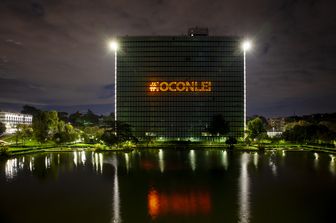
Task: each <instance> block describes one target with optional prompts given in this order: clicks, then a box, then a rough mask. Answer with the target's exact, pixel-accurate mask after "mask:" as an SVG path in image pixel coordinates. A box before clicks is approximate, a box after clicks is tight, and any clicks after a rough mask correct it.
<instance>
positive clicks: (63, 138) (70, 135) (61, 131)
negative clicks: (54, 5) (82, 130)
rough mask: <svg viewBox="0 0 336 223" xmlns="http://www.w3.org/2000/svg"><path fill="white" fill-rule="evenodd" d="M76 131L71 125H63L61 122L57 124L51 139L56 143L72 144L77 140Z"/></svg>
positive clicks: (77, 134)
mask: <svg viewBox="0 0 336 223" xmlns="http://www.w3.org/2000/svg"><path fill="white" fill-rule="evenodd" d="M78 137H79V133H78V131H77V130H76V129H75V128H74V127H73V126H72V125H71V124H65V123H64V122H63V121H59V122H58V123H57V131H56V133H55V134H54V136H53V139H54V140H55V142H57V143H67V142H73V141H75V140H76V139H78Z"/></svg>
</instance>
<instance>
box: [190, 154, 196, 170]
mask: <svg viewBox="0 0 336 223" xmlns="http://www.w3.org/2000/svg"><path fill="white" fill-rule="evenodd" d="M189 161H190V166H191V169H192V170H193V171H195V169H196V157H195V151H194V150H190V151H189Z"/></svg>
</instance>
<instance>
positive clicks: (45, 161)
mask: <svg viewBox="0 0 336 223" xmlns="http://www.w3.org/2000/svg"><path fill="white" fill-rule="evenodd" d="M50 164H51V158H50V157H49V156H45V157H44V165H45V168H46V169H48V168H49V167H50Z"/></svg>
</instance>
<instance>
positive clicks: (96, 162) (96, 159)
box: [94, 153, 99, 172]
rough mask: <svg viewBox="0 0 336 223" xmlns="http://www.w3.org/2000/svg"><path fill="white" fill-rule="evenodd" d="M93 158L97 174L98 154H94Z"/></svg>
mask: <svg viewBox="0 0 336 223" xmlns="http://www.w3.org/2000/svg"><path fill="white" fill-rule="evenodd" d="M94 157H95V164H96V172H98V169H99V159H98V153H95V154H94Z"/></svg>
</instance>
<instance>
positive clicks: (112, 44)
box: [109, 40, 118, 51]
mask: <svg viewBox="0 0 336 223" xmlns="http://www.w3.org/2000/svg"><path fill="white" fill-rule="evenodd" d="M109 48H110V50H113V51H117V50H118V43H117V41H115V40H112V41H111V42H109Z"/></svg>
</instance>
